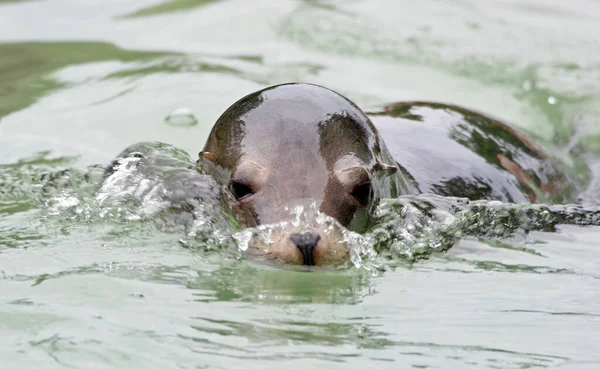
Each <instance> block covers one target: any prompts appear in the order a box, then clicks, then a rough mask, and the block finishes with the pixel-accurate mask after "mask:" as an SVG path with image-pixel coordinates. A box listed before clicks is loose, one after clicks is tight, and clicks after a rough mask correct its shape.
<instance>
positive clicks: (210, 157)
mask: <svg viewBox="0 0 600 369" xmlns="http://www.w3.org/2000/svg"><path fill="white" fill-rule="evenodd" d="M198 157H201V158H204V159H207V160H210V161H214V159H215V155H214V154H213V153H212V152H209V151H200V153H199V154H198Z"/></svg>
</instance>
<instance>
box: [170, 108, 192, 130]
mask: <svg viewBox="0 0 600 369" xmlns="http://www.w3.org/2000/svg"><path fill="white" fill-rule="evenodd" d="M165 123H167V124H169V125H172V126H195V125H196V124H198V120H197V119H196V117H195V116H194V114H193V113H192V111H191V110H190V109H188V108H178V109H175V110H173V111H172V112H171V113H169V115H167V116H166V118H165Z"/></svg>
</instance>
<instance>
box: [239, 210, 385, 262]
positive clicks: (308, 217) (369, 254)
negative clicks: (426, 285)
mask: <svg viewBox="0 0 600 369" xmlns="http://www.w3.org/2000/svg"><path fill="white" fill-rule="evenodd" d="M285 211H286V212H287V213H288V214H289V215H290V216H291V218H290V220H286V221H281V222H278V223H272V224H265V225H259V226H256V227H252V228H247V229H244V230H242V231H239V232H237V233H235V234H233V238H234V239H235V240H236V242H237V245H238V249H239V251H240V252H241V253H246V252H248V249H249V246H250V244H251V243H258V244H261V245H264V246H263V247H264V249H265V251H266V252H268V250H269V249H270V248H271V247H273V246H274V245H275V244H276V243H277V242H278V238H279V236H280V235H281V234H289V233H290V230H293V231H294V233H303V232H310V231H314V230H318V232H319V234H320V235H322V237H323V238H326V239H329V240H335V241H334V242H337V243H339V244H341V245H344V246H345V247H347V248H348V250H349V253H350V265H353V266H354V267H356V268H362V269H366V270H373V271H374V270H376V265H375V264H374V262H375V256H376V253H375V251H374V249H373V246H372V245H373V240H372V239H371V238H370V237H369V236H365V235H361V234H359V233H356V232H352V231H350V230H348V229H346V228H345V227H343V226H342V225H341V224H340V223H339V222H338V221H337V220H336V219H334V218H332V217H330V216H328V215H326V214H324V213H322V212H320V211H319V210H318V207H317V204H316V203H315V202H314V201H309V202H307V203H306V204H301V205H295V206H291V207H286V208H285ZM345 266H346V265H343V266H342V267H345Z"/></svg>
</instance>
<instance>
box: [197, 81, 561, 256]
mask: <svg viewBox="0 0 600 369" xmlns="http://www.w3.org/2000/svg"><path fill="white" fill-rule="evenodd" d="M376 127H377V128H376ZM384 140H385V142H387V146H386V143H385V142H384ZM196 166H197V170H198V172H199V173H200V174H202V175H208V176H210V177H212V178H214V180H215V182H216V184H217V186H218V187H219V188H220V192H221V198H222V202H223V203H224V205H225V208H227V209H229V210H231V212H232V213H233V214H234V215H235V217H236V218H237V219H238V221H239V222H240V224H241V225H242V226H244V227H255V226H259V225H265V224H278V227H275V228H273V229H272V233H270V234H269V237H268V240H267V241H265V240H264V239H260V240H254V241H253V240H251V241H250V242H249V248H248V255H249V256H250V257H251V258H254V259H258V260H267V261H269V262H281V263H286V264H299V265H302V264H304V265H328V264H340V263H343V262H345V261H347V260H348V259H349V257H350V253H349V250H348V246H347V245H346V243H345V240H344V235H343V232H342V231H343V228H348V229H350V230H354V231H358V232H362V231H364V230H365V229H367V228H368V227H369V225H370V219H371V218H370V217H371V215H372V213H373V210H374V209H375V207H376V206H377V203H378V202H379V200H380V199H382V198H390V197H391V198H393V197H397V196H401V195H404V194H417V193H434V194H438V195H444V196H455V197H467V198H469V199H472V200H476V199H488V200H501V201H505V202H537V201H540V200H544V201H545V200H548V199H550V200H552V199H558V198H561V196H563V195H565V194H566V195H565V196H570V192H569V191H570V189H571V188H570V185H569V182H568V181H567V180H566V177H565V176H564V175H563V173H561V172H560V170H558V168H557V166H556V165H555V164H554V163H553V162H552V159H551V158H549V157H548V155H546V154H545V153H544V152H543V151H542V150H541V149H539V148H537V147H535V146H534V145H533V144H532V143H531V142H530V141H529V140H528V139H527V138H526V137H525V136H524V135H523V134H521V133H519V132H517V131H515V130H513V129H511V128H510V127H508V126H506V125H505V124H503V123H501V122H499V121H497V120H494V119H492V118H489V117H487V116H485V115H482V114H479V113H476V112H473V111H470V110H467V109H463V108H460V107H456V106H450V105H444V104H436V103H423V102H412V103H396V104H392V105H389V106H386V107H385V108H383V109H382V110H380V111H374V112H371V113H369V114H368V115H367V114H365V113H364V112H363V111H362V110H361V109H360V108H358V107H357V106H356V105H355V104H354V103H353V102H351V101H350V100H348V99H347V98H345V97H343V96H341V95H340V94H338V93H336V92H334V91H331V90H328V89H326V88H323V87H320V86H316V85H311V84H301V83H294V84H284V85H278V86H273V87H269V88H266V89H263V90H260V91H257V92H254V93H252V94H249V95H247V96H245V97H243V98H241V99H240V100H238V101H237V102H235V103H234V104H233V105H232V106H231V107H229V108H228V109H227V110H226V111H225V112H224V113H223V114H222V115H221V117H219V119H218V120H217V122H216V123H215V125H214V126H213V128H212V131H211V133H210V135H209V137H208V139H207V141H206V144H205V146H204V149H203V150H202V151H201V152H200V154H199V158H198V161H197V163H196ZM299 212H302V213H303V214H304V215H303V216H302V217H300V216H299ZM323 214H324V215H325V216H327V219H326V220H323V218H322V217H321V215H323Z"/></svg>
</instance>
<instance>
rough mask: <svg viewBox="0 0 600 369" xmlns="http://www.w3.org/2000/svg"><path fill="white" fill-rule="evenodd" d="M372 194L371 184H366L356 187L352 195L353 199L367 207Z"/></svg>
mask: <svg viewBox="0 0 600 369" xmlns="http://www.w3.org/2000/svg"><path fill="white" fill-rule="evenodd" d="M372 192H373V189H372V187H371V182H365V183H361V184H359V185H358V186H356V187H354V189H353V190H352V192H350V195H352V197H354V198H355V199H356V201H358V202H359V203H360V204H361V205H362V206H367V205H368V204H369V200H370V199H371V193H372Z"/></svg>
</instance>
